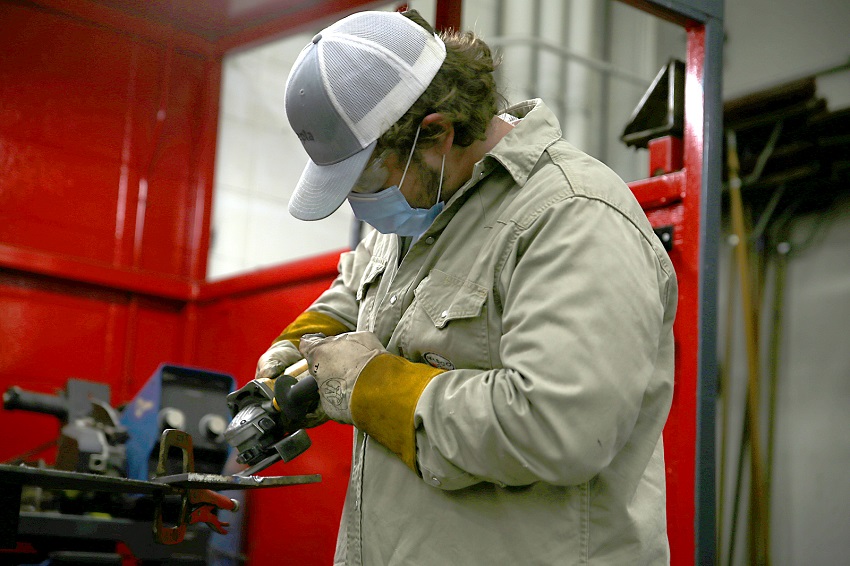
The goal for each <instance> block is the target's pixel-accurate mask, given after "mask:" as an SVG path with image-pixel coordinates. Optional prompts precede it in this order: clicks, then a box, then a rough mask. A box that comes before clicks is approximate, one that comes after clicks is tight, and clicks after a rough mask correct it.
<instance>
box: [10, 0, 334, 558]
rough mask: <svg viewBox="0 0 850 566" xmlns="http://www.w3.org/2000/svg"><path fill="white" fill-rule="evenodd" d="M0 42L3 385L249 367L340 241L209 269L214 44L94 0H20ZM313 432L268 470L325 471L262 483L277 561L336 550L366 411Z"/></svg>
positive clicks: (131, 382) (15, 443) (48, 430)
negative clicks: (289, 258) (212, 280)
mask: <svg viewBox="0 0 850 566" xmlns="http://www.w3.org/2000/svg"><path fill="white" fill-rule="evenodd" d="M0 53H3V56H2V57H0V391H5V389H6V388H8V387H9V386H11V385H18V386H21V387H23V388H25V389H28V390H32V391H38V392H45V393H56V392H57V391H59V390H61V389H63V388H64V386H65V383H66V380H67V379H68V378H70V377H76V378H81V379H87V380H93V381H98V382H104V383H108V384H109V385H110V387H111V390H112V399H111V401H112V404H113V405H118V404H120V403H123V402H126V401H128V400H130V399H132V397H133V396H134V395H135V394H136V393H137V392H138V390H139V389H140V388H141V387H142V385H143V384H144V383H145V382H146V381H147V379H148V378H149V377H150V375H151V374H152V373H153V372H154V371H155V370H156V368H157V367H158V366H159V365H160V364H161V363H164V362H168V363H174V364H185V365H191V366H196V367H204V368H209V369H211V370H214V371H219V372H225V373H230V374H231V375H233V376H234V377H236V378H237V381H238V382H239V384H242V383H244V382H245V381H247V380H248V379H250V378H251V377H252V376H253V374H254V364H255V363H256V359H257V357H258V356H259V354H260V353H262V351H263V350H264V349H265V348H266V346H267V345H268V344H269V343H270V342H271V341H272V339H273V338H274V337H275V336H277V334H278V333H279V332H280V330H282V329H283V327H285V326H286V325H287V324H288V323H289V322H290V321H291V320H292V319H293V318H294V317H295V316H296V315H297V314H298V313H300V312H301V311H302V310H303V309H304V308H305V307H306V306H307V305H309V303H310V302H312V300H313V299H314V298H315V297H316V296H317V295H318V294H319V293H320V292H321V290H323V289H324V288H326V287H327V286H328V284H329V283H330V281H331V280H332V278H333V276H334V274H335V267H336V257H337V255H338V254H330V255H329V256H326V257H321V258H316V259H315V260H312V261H309V262H302V263H300V264H294V265H292V266H288V267H285V268H282V269H276V270H275V269H273V270H267V271H264V272H262V273H258V274H255V275H252V276H249V277H243V278H238V279H235V280H232V281H224V282H220V283H216V284H206V283H205V282H204V277H205V271H206V257H207V249H208V242H209V240H208V238H209V236H208V232H209V218H210V205H211V196H210V195H211V186H212V165H213V157H214V154H215V131H216V121H217V115H218V106H217V105H218V98H219V89H220V69H221V60H220V56H219V55H217V54H216V50H215V48H214V46H213V45H212V44H209V43H205V42H204V41H202V40H199V39H198V38H196V37H192V36H188V35H185V34H181V33H179V32H177V31H175V30H173V29H171V28H169V27H166V26H158V25H156V24H153V23H151V22H148V21H144V20H140V19H134V18H133V17H131V16H128V15H127V14H125V13H121V12H118V11H114V10H109V9H104V8H103V7H101V6H99V5H97V4H94V3H90V2H78V1H75V2H64V3H63V2H59V3H57V2H51V1H50V0H47V1H46V2H44V3H39V4H36V3H28V2H5V1H4V2H0ZM0 430H5V431H7V434H4V435H3V442H2V443H0V461H4V460H7V459H9V458H12V457H15V456H17V455H19V454H22V453H24V452H26V451H28V450H30V449H32V448H34V447H36V446H38V445H40V444H42V443H45V442H48V441H50V440H55V439H56V438H57V436H58V430H59V427H58V421H57V419H55V418H54V417H51V416H46V415H39V414H33V413H26V412H11V411H3V410H0ZM8 431H14V434H10V433H8ZM311 436H312V437H313V441H314V447H313V448H311V450H309V451H308V452H307V454H305V455H303V456H302V457H301V458H300V459H299V460H296V461H295V462H293V463H291V464H289V465H280V464H279V465H277V466H276V467H275V468H273V469H271V470H269V472H268V473H278V474H287V475H289V474H307V473H310V474H313V473H319V474H322V476H323V481H322V483H321V484H317V485H310V486H302V487H295V488H281V489H275V490H265V491H262V492H258V493H255V494H252V496H251V500H250V501H249V504H248V505H247V508H246V509H247V513H246V514H247V518H246V522H247V523H248V524H249V530H248V535H247V537H246V546H248V547H250V549H251V551H250V553H249V554H250V558H251V564H255V565H262V564H273V563H278V562H279V552H280V549H281V547H282V546H283V547H285V548H286V552H287V556H288V557H289V558H290V559H291V560H293V561H294V562H295V563H299V564H328V563H330V561H331V558H332V556H333V547H334V541H335V533H336V528H337V525H338V521H339V514H340V511H341V506H342V500H343V495H344V491H345V484H346V481H347V477H348V466H349V459H350V429H348V428H347V427H343V426H338V425H330V426H327V427H324V428H323V429H322V430H320V431H316V432H314V433H311ZM42 456H44V457H45V458H46V459H47V460H48V462H51V459H52V458H53V457H54V454H53V452H51V451H50V450H47V451H46V452H44V453H43V454H42ZM284 526H285V527H286V528H285V529H283V528H282V527H284Z"/></svg>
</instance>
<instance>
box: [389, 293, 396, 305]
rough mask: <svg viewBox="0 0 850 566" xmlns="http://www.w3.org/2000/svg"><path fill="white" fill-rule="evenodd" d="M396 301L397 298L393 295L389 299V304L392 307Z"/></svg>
mask: <svg viewBox="0 0 850 566" xmlns="http://www.w3.org/2000/svg"><path fill="white" fill-rule="evenodd" d="M397 300H398V297H397V296H396V295H393V296H392V297H390V304H391V305H394V304H395V302H396V301H397Z"/></svg>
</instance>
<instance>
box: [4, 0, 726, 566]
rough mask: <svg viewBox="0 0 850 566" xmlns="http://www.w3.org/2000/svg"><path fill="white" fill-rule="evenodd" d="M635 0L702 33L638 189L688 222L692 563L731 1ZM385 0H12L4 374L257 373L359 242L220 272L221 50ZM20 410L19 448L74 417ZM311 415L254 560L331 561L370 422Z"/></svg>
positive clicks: (707, 558)
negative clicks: (362, 427) (677, 112)
mask: <svg viewBox="0 0 850 566" xmlns="http://www.w3.org/2000/svg"><path fill="white" fill-rule="evenodd" d="M625 1H626V3H628V4H631V5H633V6H635V7H637V8H640V9H643V10H646V11H649V12H650V13H653V14H655V15H657V16H659V17H662V18H665V19H667V20H670V21H673V22H675V23H678V24H680V25H682V26H683V27H685V28H686V30H687V36H688V55H687V62H686V79H685V85H686V86H685V91H686V97H685V121H684V129H683V136H682V138H681V139H678V138H663V139H660V140H656V141H653V142H652V144H651V145H650V175H651V177H650V178H649V179H647V180H645V181H640V182H636V183H633V184H632V189H633V190H634V192H635V194H636V195H637V196H638V199H639V200H640V201H641V203H642V204H643V205H644V208H645V209H646V210H647V214H648V216H649V218H650V220H651V222H652V223H653V225H654V226H655V227H666V226H672V244H673V247H672V249H671V252H670V253H671V257H672V258H673V261H674V263H675V265H676V268H677V272H678V276H679V282H680V299H679V315H678V319H677V323H676V329H675V331H676V338H677V347H678V356H677V381H676V393H675V398H674V405H673V410H672V412H671V415H670V419H669V421H668V425H667V429H666V431H665V442H666V457H667V466H668V521H669V534H670V543H671V550H672V554H673V563H674V564H676V565H679V564H694V563H696V562H699V563H712V562H713V561H714V559H713V556H714V442H713V439H714V416H713V415H714V379H715V378H714V376H715V373H716V371H715V362H714V354H715V348H714V338H715V337H714V320H715V313H714V302H715V289H716V282H715V279H714V278H715V265H716V256H717V241H716V235H717V233H718V225H719V209H720V206H719V192H720V191H719V187H720V171H721V168H720V163H721V162H720V154H719V152H720V147H721V143H720V140H721V137H720V116H721V114H720V52H721V42H722V2H720V0H691V1H684V0H683V1H675V0H663V1H661V0H660V1H649V0H625ZM378 4H380V3H376V2H366V1H358V0H335V1H328V2H317V3H292V2H288V1H285V0H279V1H269V2H240V1H238V0H230V1H227V2H217V3H209V6H207V8H208V9H206V10H203V11H201V10H198V9H197V3H196V2H192V1H191V0H175V1H172V2H144V3H140V2H133V1H131V0H110V1H105V0H100V1H95V0H72V1H59V0H33V1H31V2H19V1H6V0H2V1H0V30H2V33H0V52H2V53H4V54H5V55H4V57H2V58H0V338H1V339H0V344H2V346H0V352H2V355H0V388H2V389H5V388H6V387H8V386H10V385H22V386H24V387H26V388H27V389H31V390H35V391H43V392H53V391H55V390H57V389H60V388H61V387H62V386H63V385H64V383H65V381H66V379H67V378H68V377H81V378H85V379H89V380H94V381H100V382H104V383H109V384H110V386H111V388H112V390H113V391H114V394H115V396H116V398H117V400H118V401H119V402H121V401H126V400H128V399H130V398H131V397H132V396H133V394H134V392H136V391H137V390H138V389H140V388H141V386H142V385H143V384H144V382H145V380H146V379H147V377H148V376H149V375H151V373H152V372H153V371H154V370H155V368H156V367H157V366H158V365H159V364H160V363H162V362H164V361H168V362H171V363H176V364H184V365H195V366H200V367H210V368H215V369H216V370H217V371H221V372H226V373H229V374H231V375H234V376H236V377H237V379H239V380H240V381H241V383H244V382H245V381H246V380H247V379H248V378H249V377H251V376H253V373H254V364H255V363H256V359H257V357H258V356H259V354H260V353H262V351H263V350H264V349H265V346H266V344H267V343H268V342H269V341H270V339H271V338H272V337H273V336H275V335H276V333H277V332H279V331H280V329H281V328H283V327H284V326H285V325H286V324H288V323H289V322H290V321H291V320H292V319H293V318H294V317H295V316H296V315H297V314H299V313H300V312H301V311H302V310H303V309H304V308H306V307H307V306H308V305H309V304H310V302H312V300H313V298H314V297H316V296H317V295H318V294H319V293H320V292H321V291H322V290H324V288H326V286H327V285H328V284H329V283H330V281H331V280H332V278H333V277H334V275H335V272H336V260H337V256H338V254H337V253H332V254H328V255H326V256H323V257H319V258H313V259H311V260H309V261H301V262H296V263H293V264H289V265H285V266H280V267H278V268H273V269H269V270H264V271H261V272H258V273H255V274H252V275H249V276H244V277H237V278H234V279H230V280H225V281H220V282H216V283H207V282H206V281H205V274H206V258H207V253H208V248H209V227H210V206H211V200H212V198H211V190H212V172H213V160H214V156H215V142H216V139H215V137H216V123H217V116H218V100H219V99H218V97H219V90H220V82H221V61H222V56H223V54H224V53H226V52H227V51H229V50H231V49H233V48H236V47H240V46H244V45H246V44H249V43H253V42H257V41H259V40H261V39H264V38H268V37H270V36H274V35H279V34H281V33H284V32H287V31H293V30H297V29H300V28H304V27H306V26H307V25H309V24H310V23H311V22H314V21H316V20H317V19H320V18H322V19H327V18H335V17H338V16H339V15H341V14H342V13H344V12H349V11H353V10H355V9H359V8H363V7H368V6H371V5H378ZM461 5H462V3H461V2H460V1H459V0H456V1H448V0H440V1H438V2H437V21H436V24H437V27H441V28H443V27H460V15H461ZM292 6H295V7H292ZM659 170H660V171H663V174H661V175H655V173H656V172H657V171H659ZM225 344H226V345H227V346H226V347H223V345H225ZM241 383H240V384H241ZM0 427H2V429H3V430H7V431H8V430H15V431H20V432H19V433H17V434H15V435H6V436H4V441H3V445H2V447H0V460H5V459H7V458H9V457H11V456H14V455H16V454H20V453H23V452H25V451H26V450H28V449H29V448H31V447H32V446H37V445H39V444H42V443H44V442H45V441H47V440H49V439H50V438H53V437H55V436H56V435H57V432H58V429H57V426H56V425H55V423H53V422H52V421H45V420H43V417H41V416H39V415H36V414H25V415H20V414H15V415H11V414H8V413H4V412H0ZM312 436H313V444H314V447H313V448H312V449H311V450H309V451H308V452H306V453H305V454H304V455H303V456H301V457H299V458H298V459H297V460H295V461H293V462H292V463H289V464H286V466H287V467H286V469H285V473H286V474H289V475H292V474H321V475H322V483H321V484H313V485H304V486H293V487H289V488H287V490H285V493H284V492H281V493H279V494H277V493H266V494H264V495H263V497H254V498H252V499H250V500H249V502H248V514H249V515H248V530H247V532H248V535H247V536H248V543H247V544H248V546H249V547H250V548H251V553H250V563H251V564H267V563H274V560H276V558H277V556H278V551H279V543H278V541H279V540H280V538H281V537H284V536H289V535H287V534H286V533H287V532H291V533H296V532H297V533H298V537H297V539H296V537H294V536H292V537H291V538H292V540H289V541H288V542H287V548H288V552H289V553H290V556H291V558H292V562H293V563H299V564H327V563H330V562H331V559H332V554H333V543H334V540H335V532H336V527H337V524H338V519H339V515H340V512H341V504H342V501H343V497H344V491H345V485H346V479H347V476H348V465H349V461H348V458H349V452H350V432H349V430H348V429H346V428H345V427H342V426H337V425H333V424H331V425H327V426H324V427H321V428H320V429H317V430H316V431H315V432H314V433H312ZM45 456H46V457H47V458H48V459H49V458H50V457H51V455H50V453H49V452H48V453H47V454H45ZM274 471H275V470H274V469H272V473H274ZM282 525H285V526H286V528H285V529H284V530H281V526H282Z"/></svg>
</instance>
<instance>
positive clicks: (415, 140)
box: [398, 125, 422, 190]
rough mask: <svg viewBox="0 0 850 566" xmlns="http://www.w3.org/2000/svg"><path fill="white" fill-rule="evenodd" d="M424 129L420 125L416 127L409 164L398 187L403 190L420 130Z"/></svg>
mask: <svg viewBox="0 0 850 566" xmlns="http://www.w3.org/2000/svg"><path fill="white" fill-rule="evenodd" d="M421 129H422V126H421V125H420V126H418V127H417V128H416V135H415V136H413V147H411V148H410V155H408V156H407V164H406V165H405V166H404V173H402V174H401V181H399V183H398V188H399V190H401V187H402V185H404V178H405V177H407V170H408V168H409V167H410V161H411V160H412V159H413V152H414V151H415V150H416V142H417V140H419V130H421Z"/></svg>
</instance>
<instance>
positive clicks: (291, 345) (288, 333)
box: [254, 311, 350, 379]
mask: <svg viewBox="0 0 850 566" xmlns="http://www.w3.org/2000/svg"><path fill="white" fill-rule="evenodd" d="M348 330H350V329H349V328H348V327H347V326H345V325H344V324H343V323H341V322H340V321H338V320H337V319H335V318H333V317H332V316H329V315H326V314H323V313H320V312H312V311H305V312H303V313H301V314H300V315H299V316H298V318H296V319H295V320H294V321H293V322H292V324H290V325H289V326H287V327H286V328H285V329H284V330H283V332H281V334H280V336H278V337H277V338H275V341H274V343H273V344H272V345H271V347H270V348H269V349H268V350H266V351H265V352H264V353H263V355H262V356H260V359H259V360H258V361H257V371H256V373H255V374H254V378H255V379H261V378H267V379H274V378H275V377H277V376H279V375H280V374H282V373H283V371H284V370H285V369H286V368H288V367H289V366H291V365H292V364H294V363H295V362H297V361H298V360H300V359H302V358H303V357H304V356H302V355H301V352H299V351H298V344H299V342H300V341H301V336H303V335H304V334H324V335H325V336H334V335H336V334H340V333H342V332H347V331H348Z"/></svg>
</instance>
